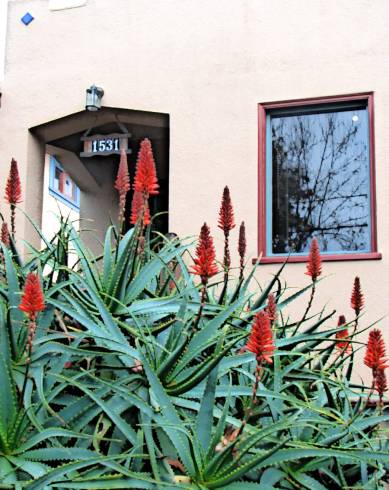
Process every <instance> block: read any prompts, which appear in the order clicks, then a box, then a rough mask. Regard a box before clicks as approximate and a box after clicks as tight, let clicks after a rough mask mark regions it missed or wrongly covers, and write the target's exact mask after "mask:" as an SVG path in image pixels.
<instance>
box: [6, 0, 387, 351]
mask: <svg viewBox="0 0 389 490" xmlns="http://www.w3.org/2000/svg"><path fill="white" fill-rule="evenodd" d="M27 10H28V11H30V12H31V13H32V14H33V15H34V17H35V20H34V21H33V22H32V23H31V24H30V26H28V27H25V26H24V25H23V24H22V23H21V22H20V20H19V19H20V17H21V15H23V14H24V13H25V12H26V11H27ZM8 16H9V30H8V43H7V54H6V73H5V80H4V83H3V86H2V87H3V88H2V91H3V97H2V107H1V109H0V127H1V131H0V157H1V161H2V162H3V164H2V165H1V166H0V182H4V181H5V176H6V167H7V165H6V164H7V162H8V161H9V160H10V158H11V156H14V157H15V158H17V159H18V160H19V162H20V164H21V167H22V178H23V184H24V187H25V188H26V185H27V188H26V199H25V202H26V203H27V205H28V209H29V211H30V212H32V213H33V214H34V215H36V216H39V215H40V204H41V193H40V192H39V189H40V186H41V185H42V179H43V160H42V155H40V154H39V151H38V148H37V145H36V142H34V141H33V137H32V136H31V135H29V134H28V131H27V130H28V128H29V127H32V126H34V125H37V124H41V123H44V122H46V121H50V120H53V119H56V118H59V117H62V116H65V115H67V114H70V113H73V112H77V111H79V110H82V109H83V105H84V93H85V89H86V88H87V87H89V86H90V85H91V84H92V83H96V84H97V85H100V86H102V87H103V88H104V91H105V96H104V99H103V103H104V105H106V106H111V107H123V108H130V109H138V110H145V111H156V112H162V113H168V114H170V140H171V141H170V225H171V226H170V227H171V229H172V230H174V231H176V232H178V233H179V234H180V235H188V234H195V233H197V231H198V229H199V227H200V225H201V224H202V222H203V221H204V220H206V221H207V222H209V223H210V224H212V226H213V230H214V231H215V232H216V219H217V210H218V205H219V195H220V194H221V191H222V188H223V186H224V185H225V184H228V185H229V186H230V189H231V193H232V198H233V201H234V204H235V209H236V216H237V219H238V220H241V219H244V220H245V221H246V224H247V231H248V244H249V252H250V254H251V255H255V254H256V251H257V179H258V175H257V146H258V142H257V103H258V102H262V101H272V100H274V101H276V100H285V99H296V98H305V97H315V96H326V95H336V94H344V93H357V92H364V91H374V93H375V129H376V137H375V142H376V162H377V201H378V220H377V221H378V247H379V251H381V252H382V255H383V258H382V260H381V261H363V262H362V261H361V262H336V263H326V264H325V267H324V269H325V273H326V274H328V275H329V276H330V277H329V278H328V279H327V280H326V281H325V284H324V285H323V286H322V288H321V295H320V297H321V301H320V302H321V303H324V302H326V301H330V302H331V305H333V306H334V307H336V308H337V309H339V311H340V312H344V313H345V314H346V315H350V309H349V306H348V305H349V294H350V288H351V284H352V280H353V277H354V276H355V275H356V274H358V275H360V276H361V278H362V284H363V288H364V290H365V291H366V297H367V307H368V311H369V314H368V319H369V320H374V319H377V318H379V317H381V316H383V315H386V314H388V312H389V302H388V301H387V300H386V299H387V295H388V293H389V222H388V209H389V165H388V159H389V138H388V136H387V135H388V134H389V118H388V117H387V114H388V113H389V84H388V79H389V58H388V52H389V36H388V33H387V21H388V16H389V3H388V1H387V0H374V1H371V0H352V1H351V0H325V1H324V0H298V1H297V0H272V1H269V0H168V1H166V0H149V1H144V0H142V1H135V0H115V1H114V2H113V1H111V0H89V1H88V2H87V5H86V6H84V7H81V8H75V9H71V10H60V11H55V12H53V11H50V10H49V8H48V1H47V0H23V1H20V0H14V1H11V2H10V8H9V13H8ZM27 162H28V167H27ZM27 168H28V171H27ZM188 218H189V219H188ZM27 232H28V230H26V231H25V233H27ZM236 234H237V232H236V233H235V234H234V237H235V238H236ZM217 243H218V245H219V247H221V244H222V236H221V234H220V233H217ZM304 267H305V266H304V265H303V264H292V265H290V266H289V267H288V270H287V278H288V282H289V284H290V285H293V286H298V285H302V284H306V283H307V277H306V276H304ZM274 271H275V267H274V266H271V265H270V266H262V267H261V269H260V273H259V277H260V279H261V280H266V279H267V278H269V277H270V275H271V274H272V273H273V272H274ZM388 321H389V320H384V321H383V322H381V326H382V328H383V330H384V331H385V332H386V333H385V335H386V338H387V341H388V343H389V328H387V322H388Z"/></svg>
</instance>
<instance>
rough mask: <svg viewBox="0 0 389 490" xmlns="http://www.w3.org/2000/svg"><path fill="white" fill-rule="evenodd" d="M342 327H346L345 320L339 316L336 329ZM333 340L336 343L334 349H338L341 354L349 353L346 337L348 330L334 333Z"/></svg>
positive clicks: (342, 316) (347, 337) (349, 347)
mask: <svg viewBox="0 0 389 490" xmlns="http://www.w3.org/2000/svg"><path fill="white" fill-rule="evenodd" d="M343 325H346V318H345V316H344V315H340V316H339V320H338V327H342V326H343ZM335 338H336V340H337V342H336V348H337V349H339V350H340V351H341V352H351V344H350V341H349V340H348V339H349V335H348V329H347V328H346V329H344V330H342V331H339V332H336V334H335Z"/></svg>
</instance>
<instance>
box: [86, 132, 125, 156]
mask: <svg viewBox="0 0 389 490" xmlns="http://www.w3.org/2000/svg"><path fill="white" fill-rule="evenodd" d="M130 136H131V134H130V133H113V134H94V135H93V136H83V137H82V138H81V141H83V142H84V151H83V152H81V153H80V156H81V157H93V156H96V155H100V156H101V155H102V156H106V155H119V154H120V152H121V150H125V152H126V153H131V150H129V149H128V138H129V137H130Z"/></svg>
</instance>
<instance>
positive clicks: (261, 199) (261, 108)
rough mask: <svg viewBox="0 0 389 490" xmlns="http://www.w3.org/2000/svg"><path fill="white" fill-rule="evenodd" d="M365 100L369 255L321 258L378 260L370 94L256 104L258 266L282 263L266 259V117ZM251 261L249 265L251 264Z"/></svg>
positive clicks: (297, 259)
mask: <svg viewBox="0 0 389 490" xmlns="http://www.w3.org/2000/svg"><path fill="white" fill-rule="evenodd" d="M356 100H365V101H366V102H367V110H368V120H369V148H370V212H371V217H370V218H371V230H370V231H371V236H370V243H371V251H370V252H367V253H348V254H323V255H322V260H326V261H337V260H366V259H368V260H369V259H370V260H371V259H373V260H374V259H381V258H382V255H381V253H379V252H378V251H377V211H376V209H377V208H376V183H375V147H374V94H373V92H365V93H358V94H352V95H336V96H329V97H314V98H306V99H294V100H284V101H279V102H264V103H260V104H258V222H259V226H258V257H261V263H268V264H271V263H281V262H285V260H286V258H285V256H279V257H278V256H266V216H267V212H266V179H267V176H266V115H267V113H268V112H269V111H271V110H272V109H282V108H293V107H304V106H306V105H312V104H331V103H337V102H350V101H356ZM256 260H257V259H255V260H254V261H253V262H255V261H256ZM306 261H307V256H301V255H298V256H294V255H291V256H290V257H289V259H288V262H306Z"/></svg>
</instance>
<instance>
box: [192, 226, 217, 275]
mask: <svg viewBox="0 0 389 490" xmlns="http://www.w3.org/2000/svg"><path fill="white" fill-rule="evenodd" d="M215 257H216V252H215V247H214V245H213V239H212V237H211V233H210V230H209V226H208V225H207V224H206V223H204V224H203V226H202V227H201V231H200V237H199V244H198V245H197V248H196V258H195V259H194V263H195V265H193V266H192V273H193V274H197V275H199V276H200V277H201V282H202V283H203V284H204V285H205V284H207V282H208V279H209V278H210V277H212V276H214V275H215V274H217V272H218V269H217V266H216V262H215Z"/></svg>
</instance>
